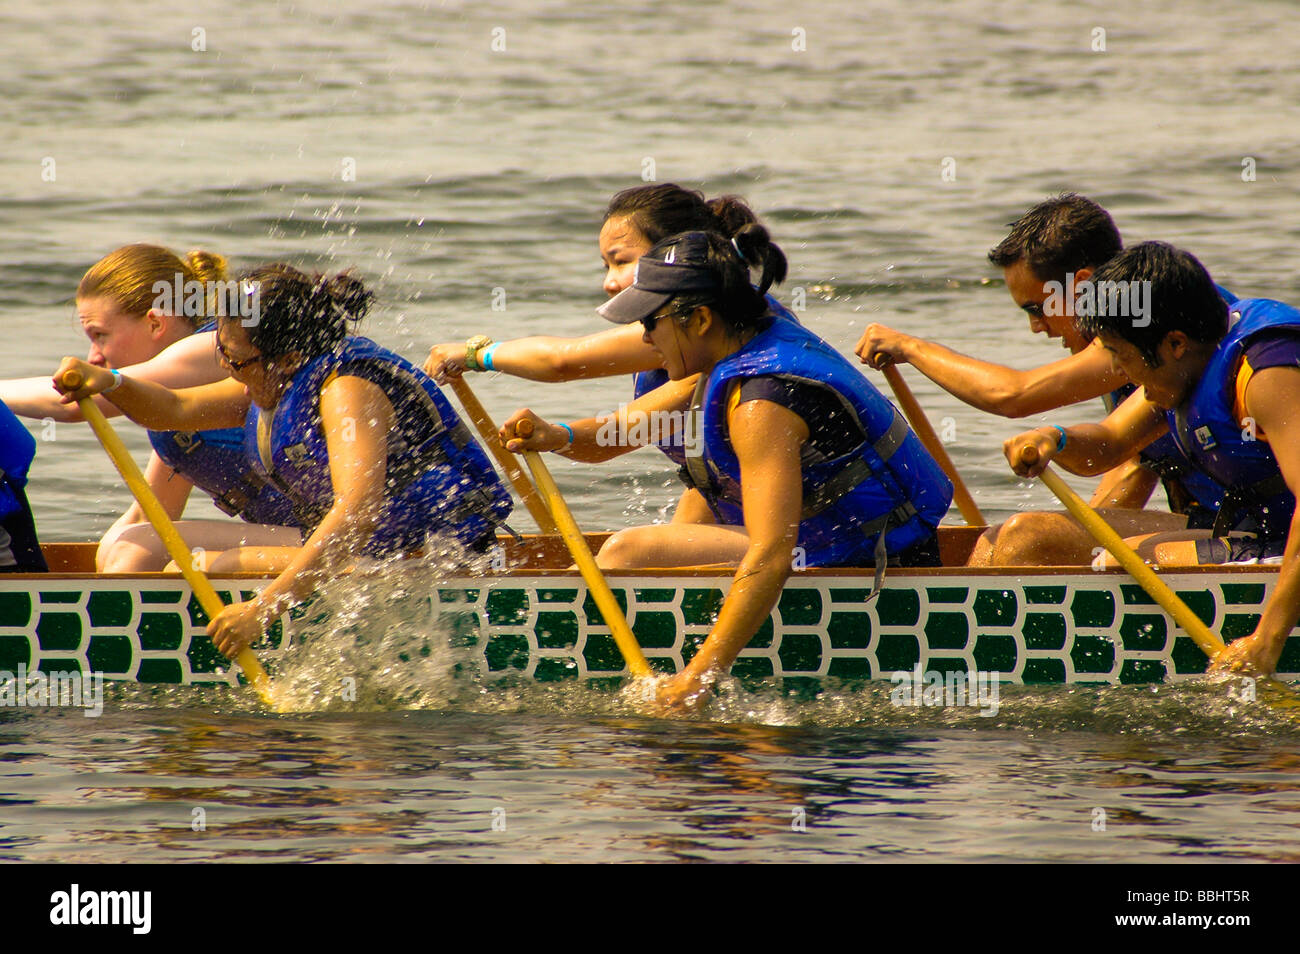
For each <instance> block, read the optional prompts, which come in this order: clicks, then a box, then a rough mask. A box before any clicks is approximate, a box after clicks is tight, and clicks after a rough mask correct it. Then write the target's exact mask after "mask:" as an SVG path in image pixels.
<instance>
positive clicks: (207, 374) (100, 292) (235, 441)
mask: <svg viewBox="0 0 1300 954" xmlns="http://www.w3.org/2000/svg"><path fill="white" fill-rule="evenodd" d="M235 285H236V283H235V282H233V281H230V280H229V279H228V277H227V274H226V260H225V259H224V258H223V257H222V256H220V255H216V254H213V253H212V252H205V251H200V250H195V251H191V252H189V253H188V254H187V255H185V257H184V258H182V257H180V256H178V255H176V253H174V252H172V251H171V250H169V249H166V248H163V247H161V246H159V245H146V244H135V245H124V246H122V247H121V248H119V249H116V250H115V251H113V252H111V253H109V254H108V255H106V256H104V257H103V258H102V259H100V260H99V261H98V262H96V263H95V264H94V265H92V266H91V267H90V269H89V270H88V271H87V272H86V274H85V275H83V276H82V279H81V282H80V284H79V285H78V286H77V303H76V304H77V317H78V318H79V319H80V322H81V327H82V330H83V331H84V332H85V334H86V337H87V338H88V339H89V341H90V350H89V353H88V354H87V355H86V360H87V361H88V362H89V363H90V364H93V365H95V366H97V367H101V368H116V369H118V370H120V371H123V372H124V373H126V374H127V375H129V376H130V377H131V378H132V379H134V380H140V381H153V382H155V383H157V384H161V385H163V386H165V387H170V388H184V387H195V386H197V385H201V384H210V383H212V382H213V381H220V380H222V379H224V378H225V377H226V371H225V369H224V368H223V367H221V364H220V362H219V361H218V360H217V353H216V350H215V349H214V348H213V340H214V334H215V332H214V328H215V326H216V322H215V316H216V314H217V308H216V304H217V298H218V297H220V295H221V294H222V292H223V291H224V290H226V289H227V288H232V287H234V286H235ZM0 400H3V401H4V402H5V403H6V404H7V405H8V406H9V408H10V409H11V410H12V411H13V412H14V413H15V414H18V415H20V416H22V417H30V418H36V419H38V420H46V419H49V420H55V421H68V422H71V421H80V420H81V412H80V411H79V410H78V408H77V406H76V405H68V404H66V403H63V402H61V400H60V397H59V394H58V393H57V392H56V391H54V390H52V389H51V388H50V379H49V378H47V377H39V378H20V379H14V380H8V381H0ZM96 403H97V404H98V405H99V407H100V410H101V411H103V412H104V413H105V414H106V415H107V416H110V417H111V416H114V415H116V414H119V413H121V412H120V411H119V410H118V409H117V408H116V407H114V406H113V405H112V404H110V403H109V402H108V401H107V400H103V399H100V400H98V401H97V402H96ZM149 442H150V443H151V444H152V445H153V453H152V454H151V455H150V457H149V463H148V465H147V466H146V468H145V472H144V473H145V480H146V481H147V482H148V484H149V487H150V489H152V490H153V492H154V494H155V495H156V496H157V497H158V499H159V501H160V502H161V503H162V505H163V507H164V509H165V510H166V511H167V513H168V516H170V517H171V518H172V519H174V520H176V519H178V518H179V517H180V516H181V514H182V513H183V512H184V510H185V504H186V502H187V501H188V500H189V497H190V491H191V490H192V489H193V488H195V487H198V488H199V489H200V490H202V491H204V492H206V493H208V494H209V495H211V497H212V500H213V503H214V504H215V505H216V506H217V507H218V508H219V509H221V510H222V511H224V512H225V513H227V514H230V515H231V516H235V517H239V518H240V521H233V520H186V521H181V522H179V523H178V529H179V530H180V532H181V534H182V536H183V537H185V539H187V540H190V539H193V540H195V541H201V544H202V545H203V546H204V547H205V548H207V549H211V550H214V551H221V550H226V549H229V548H231V547H238V546H253V545H279V546H293V545H296V544H298V543H300V542H302V537H301V535H300V534H299V532H298V530H297V528H296V527H293V526H289V524H292V523H293V508H292V506H291V505H290V503H289V501H288V499H287V498H285V497H284V495H282V494H281V493H280V492H279V491H278V490H277V489H276V488H275V487H273V486H272V485H271V484H269V483H268V482H267V481H265V480H263V479H261V478H259V477H258V476H257V475H256V474H255V473H253V471H252V469H251V468H250V466H249V465H248V462H247V461H246V460H245V459H244V449H243V442H244V438H243V431H242V430H240V429H239V428H228V429H220V428H205V429H202V430H193V431H175V430H155V431H150V433H149ZM191 545H199V544H198V543H197V542H196V543H194V544H191ZM166 554H167V551H166V548H165V547H164V546H163V543H162V540H161V539H159V537H158V534H157V533H156V532H155V531H154V529H153V527H152V526H150V525H149V523H148V521H146V520H145V517H144V512H143V511H142V510H141V509H140V506H139V504H136V503H132V504H131V506H130V507H129V508H128V509H127V510H126V512H125V513H123V514H122V516H121V517H119V518H118V519H117V521H116V522H115V523H114V524H113V526H112V527H110V528H109V530H108V532H107V533H105V534H104V536H103V538H102V539H101V540H100V544H99V550H98V552H97V553H96V555H95V567H96V569H97V570H99V571H100V572H103V573H136V572H141V571H150V570H161V569H162V568H163V567H164V566H165V565H166V564H167V561H168V559H169V558H168V556H167V555H166Z"/></svg>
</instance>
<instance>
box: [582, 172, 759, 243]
mask: <svg viewBox="0 0 1300 954" xmlns="http://www.w3.org/2000/svg"><path fill="white" fill-rule="evenodd" d="M624 217H626V218H629V219H631V220H632V224H633V225H635V226H636V227H637V230H638V231H639V232H640V233H641V234H642V235H644V236H645V237H646V239H648V240H649V242H650V244H652V245H653V244H655V243H658V242H661V241H663V240H664V239H666V238H668V237H669V236H670V235H678V234H680V233H682V232H720V233H721V234H722V235H724V236H726V237H727V238H731V237H732V236H733V235H735V234H736V233H738V232H739V231H740V230H741V229H742V228H744V227H745V226H746V225H758V224H759V222H758V216H757V215H755V214H754V211H753V209H751V208H750V207H749V206H748V205H746V204H745V200H744V199H742V198H741V197H740V196H738V195H722V196H718V197H717V198H715V199H705V198H704V193H703V192H696V191H695V190H693V189H684V188H682V187H681V186H679V185H677V184H676V183H675V182H657V183H654V184H653V185H643V186H636V187H635V188H632V189H624V190H623V191H622V192H620V193H618V194H617V195H615V196H614V198H612V199H610V200H609V205H608V206H607V207H606V209H605V217H604V219H603V220H602V221H604V222H608V221H609V220H610V219H613V218H624Z"/></svg>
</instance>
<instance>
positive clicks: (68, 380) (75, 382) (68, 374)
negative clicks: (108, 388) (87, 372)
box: [59, 368, 85, 391]
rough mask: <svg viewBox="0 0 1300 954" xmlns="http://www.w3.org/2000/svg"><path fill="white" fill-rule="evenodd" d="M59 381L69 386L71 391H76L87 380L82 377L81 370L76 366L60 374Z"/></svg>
mask: <svg viewBox="0 0 1300 954" xmlns="http://www.w3.org/2000/svg"><path fill="white" fill-rule="evenodd" d="M59 383H60V384H62V385H63V386H64V387H65V388H67V389H68V390H69V391H75V390H77V388H79V387H81V385H82V384H83V383H85V382H84V379H83V378H82V377H81V372H80V371H78V370H77V369H76V368H68V370H67V371H64V372H63V373H62V374H61V375H59Z"/></svg>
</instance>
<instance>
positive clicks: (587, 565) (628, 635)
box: [515, 420, 650, 677]
mask: <svg viewBox="0 0 1300 954" xmlns="http://www.w3.org/2000/svg"><path fill="white" fill-rule="evenodd" d="M515 433H516V434H518V435H519V436H520V437H525V438H526V437H529V436H530V435H531V434H532V433H533V423H532V421H528V420H523V421H519V422H518V423H517V424H516V425H515ZM524 461H525V462H526V463H527V464H528V469H529V470H530V471H532V474H533V480H535V481H536V482H537V487H538V489H539V490H541V492H542V496H543V497H544V498H545V499H546V502H547V504H549V505H550V508H551V512H552V514H553V515H554V516H555V523H556V524H557V525H558V527H559V530H560V536H562V537H563V538H564V542H565V543H566V544H568V546H569V553H570V554H572V556H573V562H574V563H575V564H577V567H578V571H579V572H580V573H581V574H582V578H583V580H585V581H586V583H587V589H588V590H590V591H591V596H592V599H594V600H595V601H596V608H597V609H599V610H600V615H601V616H603V617H604V618H605V624H606V625H607V626H608V627H609V631H610V633H612V634H613V636H614V642H615V643H616V644H618V650H619V652H621V653H622V654H623V659H624V660H625V661H626V662H627V668H628V670H629V671H630V672H631V673H632V675H633V676H638V677H640V676H648V675H650V664H649V663H647V662H646V659H645V654H644V653H642V652H641V644H640V643H638V642H637V641H636V636H634V635H633V634H632V627H631V626H629V625H628V624H627V617H626V616H624V615H623V608H622V607H621V606H619V605H618V600H616V599H614V591H613V590H611V589H610V588H609V583H607V582H606V581H605V574H604V573H602V572H601V571H600V567H598V566H597V565H596V558H595V557H594V556H592V555H591V548H590V547H588V546H587V539H586V537H584V536H583V535H582V531H581V530H579V529H578V523H577V521H576V520H574V519H573V514H572V513H571V512H570V511H569V505H568V504H566V503H565V502H564V497H562V496H561V495H560V488H559V487H557V486H556V485H555V480H554V478H552V477H551V471H550V469H549V468H547V466H546V462H545V461H543V460H542V457H541V455H540V454H538V453H537V451H524Z"/></svg>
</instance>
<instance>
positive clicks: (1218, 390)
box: [1166, 298, 1300, 540]
mask: <svg viewBox="0 0 1300 954" xmlns="http://www.w3.org/2000/svg"><path fill="white" fill-rule="evenodd" d="M1231 309H1232V310H1231V311H1230V312H1229V315H1228V319H1229V322H1230V325H1229V327H1228V333H1227V334H1226V335H1225V336H1224V338H1223V340H1222V341H1220V342H1219V347H1218V348H1217V350H1215V352H1214V354H1213V355H1212V356H1211V357H1210V361H1209V363H1208V364H1207V365H1206V366H1205V370H1204V371H1203V372H1202V373H1201V378H1200V380H1199V381H1198V382H1197V384H1196V388H1195V390H1193V391H1192V393H1191V395H1190V396H1189V397H1188V398H1187V400H1185V401H1184V402H1183V403H1182V404H1181V405H1180V406H1179V407H1178V408H1176V409H1175V410H1172V411H1168V412H1166V417H1167V418H1168V421H1169V431H1170V433H1171V434H1172V435H1173V436H1174V439H1175V440H1176V441H1177V443H1178V448H1179V450H1181V451H1182V452H1183V454H1185V455H1186V456H1187V458H1188V460H1190V461H1191V462H1192V463H1194V464H1195V465H1196V466H1197V467H1199V468H1200V469H1201V470H1203V471H1204V472H1205V473H1206V474H1208V475H1209V476H1210V477H1212V478H1214V480H1215V481H1217V482H1218V483H1219V484H1221V485H1222V486H1223V487H1224V488H1226V491H1227V492H1226V494H1225V496H1224V500H1223V505H1222V507H1221V509H1220V512H1219V520H1218V521H1216V523H1215V532H1216V533H1223V532H1226V531H1227V530H1229V529H1232V528H1233V527H1242V528H1249V529H1254V530H1256V532H1258V533H1259V535H1260V536H1261V537H1263V538H1264V539H1266V540H1281V539H1285V538H1286V535H1287V531H1288V530H1289V528H1290V525H1291V516H1292V514H1294V512H1295V497H1294V496H1293V495H1292V494H1291V491H1290V490H1288V489H1287V486H1286V482H1285V481H1284V480H1283V479H1282V472H1281V470H1280V469H1279V468H1278V466H1277V458H1276V457H1275V456H1274V454H1273V450H1272V448H1270V447H1269V445H1268V443H1267V442H1266V441H1260V440H1251V439H1249V437H1251V436H1253V435H1249V434H1245V435H1244V434H1243V433H1242V430H1243V428H1242V426H1241V423H1240V422H1239V421H1238V420H1237V418H1236V415H1235V414H1234V409H1233V405H1234V403H1235V397H1236V381H1237V372H1238V371H1239V369H1240V367H1241V359H1242V355H1243V353H1244V352H1245V349H1246V345H1247V344H1248V343H1249V341H1250V339H1251V338H1253V337H1254V336H1256V335H1258V334H1260V333H1261V332H1265V331H1269V330H1272V329H1292V330H1295V331H1296V332H1300V311H1297V310H1296V309H1294V308H1292V307H1291V306H1290V305H1285V304H1283V303H1282V302H1280V301H1271V300H1269V299H1267V298H1245V299H1240V300H1238V301H1236V302H1235V303H1233V304H1232V305H1231ZM1251 523H1253V524H1254V526H1250V524H1251Z"/></svg>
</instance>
